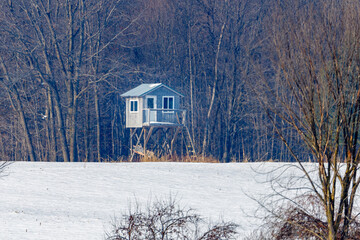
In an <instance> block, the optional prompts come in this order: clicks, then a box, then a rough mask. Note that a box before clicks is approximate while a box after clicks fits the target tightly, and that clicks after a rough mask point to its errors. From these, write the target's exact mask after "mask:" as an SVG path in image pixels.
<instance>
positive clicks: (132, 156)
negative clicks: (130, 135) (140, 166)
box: [130, 129, 144, 162]
mask: <svg viewBox="0 0 360 240" xmlns="http://www.w3.org/2000/svg"><path fill="white" fill-rule="evenodd" d="M143 132H144V129H142V130H141V132H140V136H139V137H138V138H137V142H136V145H135V149H133V150H132V154H131V158H130V162H132V160H133V158H134V155H135V150H136V148H137V146H139V143H140V139H141V136H142V134H143ZM135 133H136V129H135Z"/></svg>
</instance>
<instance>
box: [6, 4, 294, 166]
mask: <svg viewBox="0 0 360 240" xmlns="http://www.w3.org/2000/svg"><path fill="white" fill-rule="evenodd" d="M274 5H275V3H274V2H273V1H263V0H225V1H217V0H184V1H175V0H87V1H85V0H31V1H25V0H7V1H1V3H0V18H1V23H0V31H1V38H0V41H1V43H0V49H1V53H0V155H1V160H9V161H18V160H24V161H105V160H115V161H116V160H120V159H122V160H125V159H127V157H128V156H129V130H128V129H126V128H125V116H124V114H125V102H124V99H122V98H121V97H120V95H121V94H122V93H124V92H126V91H128V90H129V89H131V88H133V87H136V86H137V85H139V84H141V83H156V82H161V83H164V84H166V85H168V86H170V87H172V88H173V89H176V90H177V91H178V92H180V93H182V94H183V95H184V96H185V97H184V99H183V102H182V104H183V106H184V108H185V109H186V110H187V120H188V122H187V125H188V128H189V130H190V134H191V136H192V137H193V140H194V144H195V148H196V150H197V152H198V153H201V154H203V155H205V156H209V157H213V158H215V159H218V160H219V161H223V162H229V161H234V160H236V161H258V160H271V159H273V160H278V161H290V160H291V156H290V154H289V153H288V151H286V147H285V145H284V144H283V143H282V142H281V140H280V139H279V138H278V136H277V133H276V131H275V129H274V128H273V124H272V123H271V122H270V120H269V118H268V116H267V115H268V114H267V113H266V111H264V109H263V102H262V101H263V99H262V98H259V96H258V95H259V94H261V91H258V90H259V88H258V86H259V84H260V83H259V79H261V78H263V77H264V76H265V77H266V78H268V79H272V78H273V77H274V75H275V72H274V70H273V69H272V64H271V60H270V57H269V56H270V55H271V53H270V51H271V50H272V49H271V48H269V47H268V42H269V39H268V35H269V31H271V27H272V26H271V22H272V18H273V13H272V11H273V9H274ZM259 92H260V93H259ZM272 121H280V119H276V117H275V119H272ZM279 124H280V125H281V121H280V122H279V123H278V125H279ZM285 132H286V129H285ZM286 134H287V136H289V139H290V140H289V141H290V143H289V144H292V145H296V144H297V143H298V141H299V139H298V137H297V136H296V135H295V134H294V132H292V131H291V130H289V131H288V132H287V133H286ZM300 148H301V147H300Z"/></svg>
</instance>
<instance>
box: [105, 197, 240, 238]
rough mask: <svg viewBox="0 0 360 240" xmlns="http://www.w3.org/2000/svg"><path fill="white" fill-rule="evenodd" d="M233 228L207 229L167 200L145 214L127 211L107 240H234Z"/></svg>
mask: <svg viewBox="0 0 360 240" xmlns="http://www.w3.org/2000/svg"><path fill="white" fill-rule="evenodd" d="M236 228H237V225H236V224H234V223H226V222H222V223H219V224H216V225H212V226H209V224H207V223H206V222H205V221H204V220H203V219H202V218H201V217H200V216H199V215H197V214H196V213H194V212H193V211H192V210H191V209H183V208H181V207H180V206H179V205H177V204H176V203H175V201H173V200H171V199H170V200H167V201H157V202H155V203H153V204H152V205H151V206H149V207H148V208H147V209H146V211H142V210H141V209H140V208H139V207H137V208H136V209H135V210H129V213H128V214H125V215H123V216H122V218H121V220H120V221H115V222H114V224H113V228H112V231H111V233H108V234H107V237H106V240H160V239H161V240H165V239H178V240H185V239H195V240H225V239H226V240H230V239H236V238H235V237H236ZM203 229H206V230H205V231H203Z"/></svg>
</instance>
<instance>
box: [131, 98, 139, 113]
mask: <svg viewBox="0 0 360 240" xmlns="http://www.w3.org/2000/svg"><path fill="white" fill-rule="evenodd" d="M133 103H134V106H133ZM134 108H135V109H136V110H132V109H134ZM129 112H130V113H138V112H139V99H132V100H131V99H130V101H129Z"/></svg>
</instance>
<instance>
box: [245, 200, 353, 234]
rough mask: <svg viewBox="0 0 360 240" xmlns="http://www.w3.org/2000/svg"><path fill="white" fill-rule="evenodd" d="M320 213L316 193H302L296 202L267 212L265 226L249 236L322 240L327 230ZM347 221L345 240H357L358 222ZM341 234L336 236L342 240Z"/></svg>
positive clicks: (322, 211)
mask: <svg viewBox="0 0 360 240" xmlns="http://www.w3.org/2000/svg"><path fill="white" fill-rule="evenodd" d="M323 213H324V206H323V205H322V204H321V201H320V200H319V199H318V198H317V197H316V196H314V195H310V194H308V195H302V196H300V197H298V198H297V201H294V202H292V203H291V204H287V205H285V206H284V207H278V209H277V210H275V211H273V212H271V214H270V215H269V216H268V217H267V218H266V221H265V222H266V223H265V225H264V226H263V227H262V229H261V230H258V231H257V232H256V233H254V234H253V235H252V236H251V239H275V240H301V239H304V240H305V239H321V240H325V239H327V236H328V234H329V233H328V228H327V222H326V217H325V216H324V214H323ZM343 222H344V221H342V224H343ZM351 222H352V223H351V227H350V230H349V232H348V233H347V237H346V239H349V240H358V239H360V223H359V222H358V221H357V219H355V218H354V219H352V220H351ZM343 237H344V234H343V233H341V232H339V233H338V234H337V236H336V239H344V238H343ZM248 239H250V238H248Z"/></svg>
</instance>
